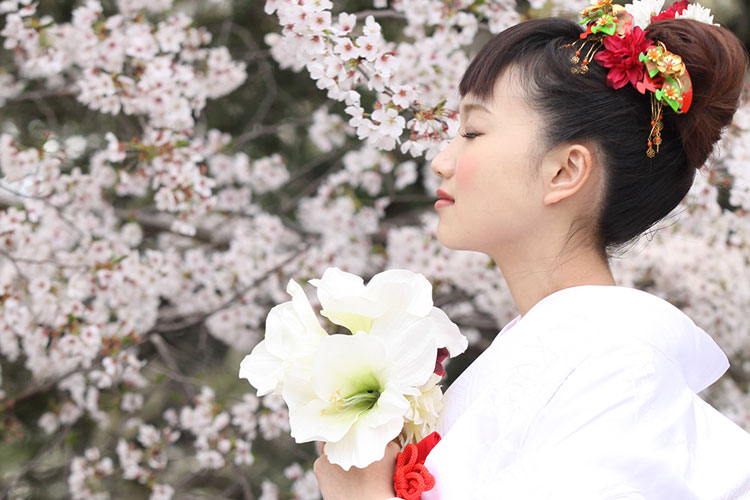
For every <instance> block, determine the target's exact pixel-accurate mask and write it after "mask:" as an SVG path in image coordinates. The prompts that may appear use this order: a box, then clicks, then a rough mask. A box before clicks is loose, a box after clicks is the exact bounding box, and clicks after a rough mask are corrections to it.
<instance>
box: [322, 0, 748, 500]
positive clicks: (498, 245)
mask: <svg viewBox="0 0 750 500" xmlns="http://www.w3.org/2000/svg"><path fill="white" fill-rule="evenodd" d="M602 3H607V2H602ZM580 33H581V28H580V26H578V25H577V24H575V23H573V22H570V21H566V20H561V19H544V20H537V21H530V22H527V23H523V24H520V25H517V26H514V27H512V28H510V29H508V30H506V31H504V32H503V33H501V34H499V35H497V36H496V37H495V38H493V39H492V40H491V41H490V42H489V43H488V44H487V45H486V46H485V47H484V48H483V49H482V50H481V51H480V52H479V54H478V55H477V56H476V57H475V58H474V60H473V61H472V63H471V64H470V66H469V67H468V69H467V71H466V73H465V74H464V76H463V78H462V80H461V82H460V86H459V89H460V93H461V96H462V102H461V107H460V114H461V127H460V135H459V136H458V137H456V138H455V139H454V140H453V141H452V142H451V143H450V144H449V145H448V146H447V147H446V149H445V150H444V151H442V152H441V153H440V154H439V155H438V156H437V157H436V158H435V159H434V160H433V162H432V169H433V171H434V172H435V173H436V174H437V175H438V176H439V177H440V178H441V180H442V184H441V190H440V191H438V196H439V198H440V199H441V200H442V201H438V203H436V208H437V210H438V213H439V216H440V223H439V227H438V237H439V239H440V241H441V242H442V243H443V244H445V245H446V246H448V247H450V248H454V249H466V250H476V251H481V252H484V253H486V254H487V255H489V256H490V257H492V258H493V260H494V261H495V262H496V263H497V264H498V267H499V268H500V270H501V272H502V273H503V276H504V277H505V279H506V280H507V283H508V286H509V287H510V291H511V293H512V296H513V299H514V301H515V304H516V306H517V307H518V310H519V317H518V318H516V319H515V320H514V321H513V322H511V324H509V325H507V326H506V327H505V328H504V329H503V331H502V332H500V334H499V335H498V336H497V338H496V339H495V340H494V341H493V343H492V345H491V346H490V347H489V348H488V349H487V350H486V351H485V352H484V353H482V355H481V356H480V357H479V358H477V360H476V361H475V362H474V363H473V364H472V365H471V366H470V367H469V368H468V369H467V370H466V371H465V372H464V373H463V374H462V375H461V376H460V377H459V378H458V379H457V380H456V382H455V383H454V384H453V385H452V386H451V387H450V388H449V389H448V391H447V392H446V394H445V399H444V409H443V411H442V413H441V416H440V420H439V423H438V430H439V431H440V433H441V435H442V436H443V439H442V441H441V442H440V443H438V445H437V446H436V447H435V448H434V449H433V450H432V452H431V453H430V454H429V456H428V458H427V461H426V463H425V465H426V466H427V468H428V469H429V470H430V472H431V473H432V474H433V476H434V477H435V480H436V485H435V487H434V488H433V489H432V490H430V491H428V492H425V493H423V494H422V497H421V498H422V499H438V498H441V499H489V498H503V499H525V500H529V499H576V500H584V499H591V500H604V499H626V498H627V499H649V500H651V499H675V500H677V499H679V500H688V499H701V500H703V499H743V498H750V435H748V434H747V433H745V432H744V431H742V430H741V429H740V428H739V427H737V426H736V425H734V424H733V423H732V422H730V421H729V420H728V419H726V418H725V417H723V416H722V415H721V414H719V413H718V412H717V411H716V410H714V409H713V408H711V407H710V406H709V405H708V404H706V403H705V402H704V401H703V400H701V399H700V398H699V397H698V396H697V395H696V394H697V393H698V392H700V391H701V390H703V389H704V388H705V387H707V386H708V385H710V384H712V383H713V382H714V381H716V380H717V379H718V378H719V377H720V376H721V375H722V374H723V373H724V372H725V371H726V369H727V367H728V362H727V359H726V356H725V355H724V354H723V352H722V351H721V350H720V349H719V348H718V346H716V344H715V343H714V342H713V341H712V340H711V339H710V337H709V336H708V335H707V334H706V333H705V332H704V331H703V330H701V329H700V328H698V327H697V326H695V325H694V324H693V322H692V321H691V320H690V319H689V318H688V317H687V316H685V315H684V314H683V313H682V312H680V311H679V310H678V309H676V308H675V307H673V306H672V305H670V304H669V303H667V302H665V301H663V300H661V299H659V298H657V297H655V296H652V295H649V294H647V293H645V292H641V291H637V290H633V289H628V288H623V287H617V286H614V285H615V282H614V279H613V277H612V274H611V272H610V269H609V265H608V262H607V255H608V254H609V252H610V251H611V250H613V249H616V248H617V247H619V246H621V245H623V244H625V243H627V242H629V241H631V240H633V239H634V238H636V237H637V236H638V235H640V234H642V233H643V232H644V231H646V230H647V229H649V228H650V227H651V226H653V224H655V223H656V222H657V221H659V220H660V219H661V218H663V217H664V216H665V215H667V214H668V213H670V212H671V211H672V210H673V209H674V208H675V207H676V206H677V204H678V203H679V202H680V200H681V199H682V198H683V197H684V196H685V194H686V193H687V192H688V190H689V189H690V186H691V184H692V181H693V178H694V175H695V171H696V169H698V168H700V167H701V166H702V165H703V164H704V163H705V161H706V160H707V158H708V156H709V154H710V153H711V151H712V149H713V147H714V144H715V143H716V141H717V140H718V139H719V137H720V133H721V129H722V128H723V127H725V126H726V125H727V124H729V123H730V121H731V119H732V115H733V114H734V112H735V109H736V107H737V104H738V99H739V95H740V92H741V90H742V86H743V81H744V77H745V72H746V67H747V56H746V54H745V52H744V49H743V48H742V46H741V44H740V42H739V41H738V40H737V39H736V37H734V35H732V34H731V33H730V32H729V31H727V30H726V29H724V28H721V27H718V26H711V25H708V24H704V23H702V22H698V21H694V20H688V19H667V20H657V21H653V22H652V23H651V24H650V25H649V26H648V27H647V30H646V34H647V36H648V38H649V39H650V40H653V41H654V42H663V44H664V45H663V47H665V50H668V51H670V52H671V53H673V54H678V55H681V56H682V58H683V60H684V64H685V67H686V68H687V71H688V73H689V78H690V82H691V83H692V103H690V101H689V97H690V96H688V95H687V91H688V90H689V89H688V87H686V86H683V85H682V84H680V85H681V87H680V90H681V91H683V92H684V95H681V97H684V98H685V100H683V99H680V101H679V105H680V106H682V108H681V109H679V110H681V111H685V112H684V113H680V114H678V113H675V112H672V110H669V109H663V110H662V109H661V108H659V107H658V106H659V103H658V102H657V101H656V100H655V99H654V98H653V97H650V96H649V91H645V92H640V91H639V90H637V88H636V85H635V84H636V83H639V82H640V83H642V82H644V81H647V80H638V78H640V77H641V76H642V74H643V70H641V74H640V75H635V76H633V74H634V73H633V71H631V70H632V69H633V68H636V69H637V67H636V63H634V62H633V60H632V58H631V57H636V58H637V54H638V52H640V51H641V49H640V48H639V47H640V45H639V44H640V42H639V41H636V42H637V43H636V42H633V43H634V44H635V45H636V46H637V47H635V46H634V47H635V48H633V51H634V54H633V55H632V56H630V55H628V54H625V55H622V54H620V55H621V56H622V57H620V59H618V61H623V62H622V64H621V66H622V67H619V68H614V69H615V70H619V71H620V73H621V74H615V75H614V77H613V74H612V73H611V71H612V69H613V68H612V67H611V66H607V62H608V61H607V60H606V58H599V57H597V60H598V61H600V62H602V64H599V63H592V64H590V65H589V66H588V67H587V71H586V70H584V71H582V70H581V68H582V66H583V65H586V63H587V62H588V61H585V60H584V61H583V63H580V59H582V58H584V55H582V54H581V52H585V51H586V50H591V47H592V46H594V44H593V43H592V44H590V45H589V46H588V47H586V46H585V44H584V46H583V47H582V45H581V41H578V42H576V43H572V42H574V41H577V40H580V38H579V35H580ZM582 48H583V50H581V49H582ZM605 48H606V49H607V50H610V52H612V51H614V50H615V49H616V47H614V48H611V49H610V48H609V46H605ZM626 49H627V47H626ZM636 49H637V52H636ZM576 51H578V52H577V53H578V54H579V55H580V57H578V58H573V57H572V56H573V54H575V53H576ZM588 55H590V54H588ZM572 61H575V63H574V62H572ZM576 64H578V65H576ZM605 66H607V67H605ZM636 72H637V71H636ZM675 74H676V73H675ZM623 75H624V76H623ZM662 76H663V75H662ZM608 77H609V79H608ZM615 77H617V79H619V80H622V79H623V78H625V79H630V80H631V82H630V83H633V85H622V84H621V83H622V81H620V82H619V83H618V81H616V78H615ZM675 78H677V77H675ZM665 81H666V80H665ZM615 87H617V88H615ZM641 90H643V89H641ZM675 102H676V101H675ZM655 105H656V106H657V107H656V108H654V106H655ZM687 107H690V109H689V111H688V110H687ZM649 118H651V120H649ZM651 149H653V150H654V151H653V152H648V153H647V151H648V150H651ZM398 451H399V449H398V446H396V445H395V444H393V443H392V444H390V445H389V446H388V448H387V450H386V454H385V457H384V458H383V460H381V461H380V462H377V463H375V464H373V465H371V466H370V467H368V468H366V469H363V470H359V469H352V470H350V471H349V472H344V471H343V470H341V469H340V468H338V467H337V466H333V465H331V464H330V463H329V462H328V461H327V460H326V458H325V456H322V457H321V458H320V459H319V460H318V461H317V462H316V466H315V469H316V474H317V476H318V480H319V483H320V486H321V490H322V492H323V495H324V497H325V498H326V499H377V500H384V499H387V498H390V497H393V496H394V491H393V486H392V476H393V471H394V461H395V457H396V454H397V453H398Z"/></svg>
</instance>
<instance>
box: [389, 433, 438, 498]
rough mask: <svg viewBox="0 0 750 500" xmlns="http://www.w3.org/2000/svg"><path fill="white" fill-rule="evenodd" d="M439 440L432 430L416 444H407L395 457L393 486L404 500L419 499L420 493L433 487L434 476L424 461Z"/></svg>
mask: <svg viewBox="0 0 750 500" xmlns="http://www.w3.org/2000/svg"><path fill="white" fill-rule="evenodd" d="M438 442H440V434H438V433H437V432H433V433H432V434H430V435H429V436H427V437H426V438H424V439H423V440H421V441H420V442H419V443H417V444H408V445H406V447H405V448H404V450H403V451H402V452H401V453H399V454H398V457H397V458H396V471H395V472H394V473H393V488H394V490H395V491H396V495H398V496H399V497H400V498H403V499H404V500H419V498H420V497H421V496H422V493H423V492H425V491H429V490H431V489H432V488H434V487H435V477H434V476H433V475H432V474H430V471H429V470H427V467H425V466H424V461H425V460H426V459H427V455H428V454H429V453H430V451H431V450H432V448H434V447H435V445H436V444H438Z"/></svg>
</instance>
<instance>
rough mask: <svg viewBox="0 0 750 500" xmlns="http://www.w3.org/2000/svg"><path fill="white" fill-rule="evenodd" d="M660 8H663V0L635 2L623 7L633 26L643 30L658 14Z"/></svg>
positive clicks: (636, 0) (638, 0)
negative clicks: (631, 17)
mask: <svg viewBox="0 0 750 500" xmlns="http://www.w3.org/2000/svg"><path fill="white" fill-rule="evenodd" d="M662 7H664V0H635V1H634V2H633V3H631V4H627V5H625V10H626V11H627V12H628V14H630V15H631V16H633V26H638V27H639V28H641V29H644V30H645V29H646V27H647V26H648V25H649V24H651V18H652V17H653V16H655V15H657V14H659V13H660V12H661V9H662Z"/></svg>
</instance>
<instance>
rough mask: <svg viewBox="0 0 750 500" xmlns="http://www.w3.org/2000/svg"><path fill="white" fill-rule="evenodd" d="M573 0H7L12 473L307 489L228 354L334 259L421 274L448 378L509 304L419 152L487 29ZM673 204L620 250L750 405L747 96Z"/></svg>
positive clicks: (309, 495) (60, 486)
mask: <svg viewBox="0 0 750 500" xmlns="http://www.w3.org/2000/svg"><path fill="white" fill-rule="evenodd" d="M587 3H588V2H582V1H576V2H562V1H557V0H554V1H552V0H548V1H547V2H543V1H541V0H531V1H530V2H525V1H524V2H520V1H519V2H515V1H511V0H392V1H390V2H386V1H385V0H374V1H373V2H367V1H364V0H361V1H360V0H357V1H355V0H351V1H346V2H336V5H334V4H333V2H331V1H330V0H267V1H266V2H265V3H263V2H239V1H238V2H230V1H222V0H212V1H210V2H192V1H188V0H185V1H179V0H152V1H149V2H145V1H142V0H116V1H109V2H104V1H102V2H99V1H97V0H88V1H79V2H72V1H71V2H70V4H69V5H68V2H32V1H31V0H3V1H0V19H2V24H0V26H1V29H0V38H2V43H3V52H2V54H0V105H2V106H3V114H2V116H0V236H2V237H1V238H0V430H1V431H2V432H0V435H1V436H2V444H0V470H2V471H3V472H2V475H0V498H6V497H7V498H27V497H29V498H31V497H33V498H67V497H72V498H76V499H77V498H81V499H89V498H96V499H99V498H102V499H103V498H120V497H127V498H151V499H169V498H195V497H200V496H213V497H217V496H218V497H222V498H261V499H264V500H269V499H274V498H297V499H314V498H319V493H318V490H317V485H316V483H315V479H314V475H313V474H312V472H311V471H310V466H311V463H312V460H313V459H314V456H315V450H314V447H313V446H309V447H307V446H297V445H294V443H293V442H292V440H291V438H290V437H289V421H288V413H287V410H286V408H285V406H284V403H283V400H281V399H280V398H279V397H277V396H273V395H269V396H264V397H260V398H259V397H257V396H256V395H255V393H254V391H253V390H252V389H251V388H250V386H249V385H248V384H247V383H246V382H245V381H243V380H240V379H239V378H238V377H237V371H238V368H239V363H240V360H241V359H242V357H243V356H244V355H245V354H247V353H248V352H250V350H251V349H252V347H253V346H254V345H255V344H256V343H257V342H258V341H259V340H260V339H261V337H262V335H263V328H264V321H265V317H266V315H267V314H268V311H269V309H270V308H271V307H272V306H273V305H274V304H277V303H280V302H283V301H286V300H288V297H287V295H286V294H285V292H284V289H285V284H286V283H287V281H288V280H289V279H290V278H294V279H295V280H297V281H299V282H303V281H305V280H307V279H311V278H316V277H320V276H321V275H322V273H323V271H324V270H325V269H326V268H328V267H330V266H337V267H339V268H341V269H344V270H346V271H349V272H352V273H355V274H358V275H361V276H372V275H373V274H375V273H377V272H379V271H381V270H383V269H386V268H392V267H401V268H407V269H410V270H413V271H415V272H420V273H423V274H424V275H425V276H427V277H428V279H430V280H431V281H432V283H433V285H434V288H435V291H436V296H435V302H436V305H439V306H440V307H442V308H443V309H444V310H446V312H447V313H448V314H449V315H450V316H451V318H452V319H453V320H454V321H456V322H457V323H458V324H459V326H460V327H461V330H462V332H463V333H464V334H466V335H467V336H468V337H469V338H470V341H471V343H472V347H470V351H469V353H468V354H466V355H464V356H463V357H461V358H458V359H457V360H456V361H454V362H453V363H452V365H451V366H449V367H448V375H449V376H448V380H450V378H451V377H454V376H455V375H456V374H457V373H458V372H459V371H460V370H461V369H462V367H463V366H465V365H466V364H468V363H469V362H470V361H471V360H472V359H473V357H475V356H476V355H477V353H478V352H479V351H480V350H481V348H482V347H484V346H486V345H487V343H488V342H489V341H490V340H491V339H492V337H493V335H494V334H495V333H496V332H497V331H498V330H499V329H500V328H501V327H502V325H503V324H504V323H505V322H507V321H508V320H510V319H511V318H512V317H513V316H514V315H515V310H514V306H513V303H512V301H511V298H510V295H509V293H508V291H507V288H506V287H505V285H504V282H503V279H502V276H501V275H500V273H499V272H498V271H497V269H496V267H495V266H494V264H493V263H492V262H491V261H489V259H488V258H487V257H486V256H484V255H481V254H475V253H471V252H454V251H450V250H447V249H445V248H444V247H442V246H441V245H440V244H439V242H437V240H436V238H435V226H436V216H435V214H434V212H432V211H431V210H430V208H429V207H430V206H431V200H433V193H434V191H435V188H436V187H437V186H436V184H437V178H435V177H434V176H432V175H431V174H430V172H429V160H430V159H431V158H432V157H433V156H434V155H435V154H436V153H437V151H439V150H440V148H441V147H442V146H443V145H444V144H445V141H447V140H448V139H450V138H451V137H452V136H453V135H455V133H456V131H457V127H458V121H457V111H456V110H457V106H458V95H457V91H456V85H457V82H458V79H459V78H460V75H461V74H462V72H463V69H464V68H465V67H466V65H467V64H468V61H469V59H470V56H471V55H472V54H473V51H475V50H476V48H477V46H478V45H480V44H481V43H482V42H483V41H484V40H486V39H487V38H488V37H489V36H491V35H492V34H494V33H497V32H499V31H501V30H503V29H505V28H506V27H508V26H511V25H513V24H515V23H518V22H521V21H522V20H523V19H525V18H528V17H533V16H540V15H548V14H549V13H550V12H561V13H563V14H564V15H571V16H575V13H576V11H577V10H579V9H580V8H581V7H582V6H583V4H587ZM719 13H720V12H717V15H718V14H719ZM719 20H720V21H721V19H719ZM663 226H664V228H663V229H661V230H659V231H655V232H653V233H650V234H649V235H647V237H645V238H642V239H641V240H640V241H639V242H638V243H637V244H636V245H634V246H633V247H632V248H630V249H628V250H627V252H626V253H627V255H628V258H626V259H619V258H618V259H615V261H614V263H613V265H614V269H615V272H616V275H617V278H618V280H619V282H620V283H621V284H624V285H628V286H635V287H639V288H643V289H646V290H648V291H650V292H652V293H655V294H657V295H660V296H662V297H664V298H666V299H668V300H670V301H671V302H673V303H675V304H676V305H678V306H679V307H681V308H682V309H683V310H685V311H686V312H687V313H688V314H689V315H690V316H691V317H692V318H694V319H695V321H696V322H697V323H698V324H699V325H700V326H702V327H703V328H704V329H706V330H707V331H708V332H709V333H710V334H712V335H713V336H714V337H715V339H716V340H717V342H718V343H719V344H720V345H721V346H722V348H723V349H724V350H725V351H726V352H727V353H728V355H729V356H730V358H731V360H732V362H733V367H732V369H730V372H729V373H728V375H727V376H725V377H724V379H722V381H721V382H720V383H719V384H716V387H714V388H712V389H710V390H709V392H708V393H707V395H706V396H707V397H708V398H709V399H710V400H711V401H712V402H713V403H714V404H715V405H716V406H717V407H718V408H719V409H720V410H721V411H723V412H724V413H726V414H727V415H728V416H729V417H730V418H733V419H734V420H735V421H737V422H738V423H739V424H740V425H743V426H745V427H746V428H748V429H750V395H748V390H749V389H750V388H749V384H750V322H749V321H748V319H747V317H748V312H750V101H745V103H744V104H743V106H742V108H741V109H740V111H739V112H738V114H737V116H736V119H735V122H734V124H733V125H732V127H731V128H730V129H729V130H727V133H726V136H725V138H724V139H723V141H722V144H721V147H720V149H719V154H718V155H717V156H716V158H715V159H714V160H713V161H712V163H711V164H710V165H709V166H707V167H706V168H705V169H704V171H703V172H702V173H701V175H699V176H698V179H697V181H696V184H695V186H694V188H693V190H692V191H691V193H690V194H689V195H688V197H687V198H686V200H685V201H684V203H683V204H682V205H681V206H680V208H679V209H678V210H676V211H675V213H674V214H673V216H670V217H669V218H668V220H667V221H666V222H665V223H664V224H663ZM310 300H311V301H312V302H313V304H314V305H316V307H317V306H318V304H316V303H315V297H314V296H310Z"/></svg>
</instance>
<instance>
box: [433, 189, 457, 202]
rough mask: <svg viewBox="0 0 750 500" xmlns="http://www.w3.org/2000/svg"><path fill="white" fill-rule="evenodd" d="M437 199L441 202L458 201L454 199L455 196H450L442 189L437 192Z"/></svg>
mask: <svg viewBox="0 0 750 500" xmlns="http://www.w3.org/2000/svg"><path fill="white" fill-rule="evenodd" d="M437 197H438V199H440V200H447V201H456V200H454V199H453V196H451V195H449V194H448V193H446V192H445V191H443V190H442V189H438V190H437Z"/></svg>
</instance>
